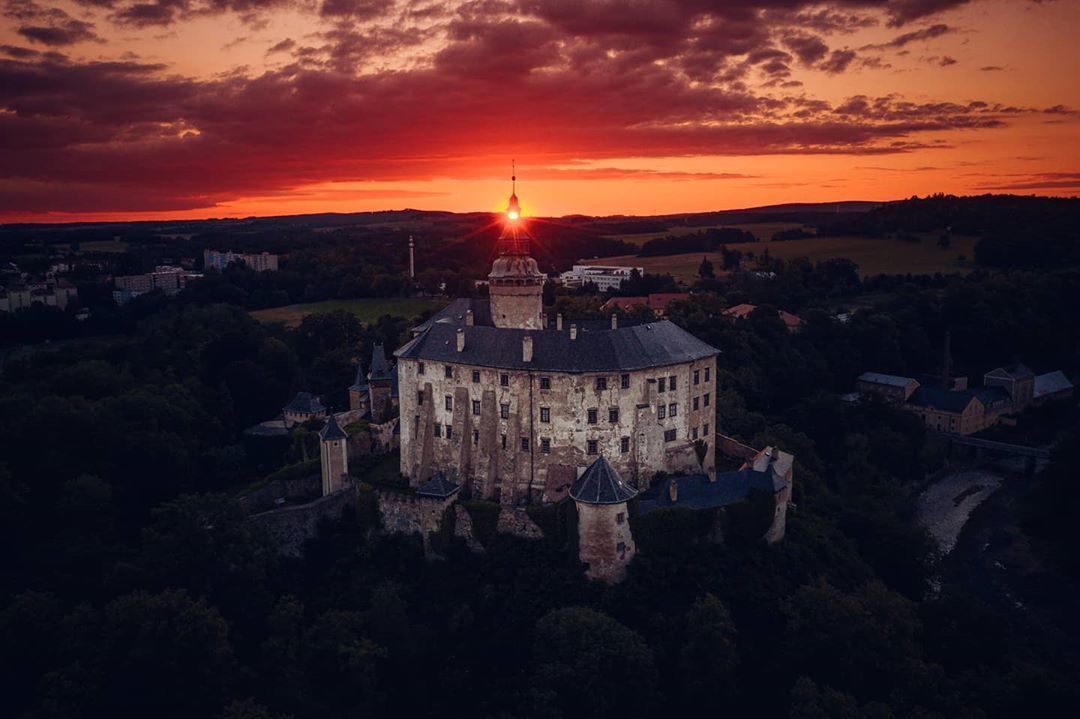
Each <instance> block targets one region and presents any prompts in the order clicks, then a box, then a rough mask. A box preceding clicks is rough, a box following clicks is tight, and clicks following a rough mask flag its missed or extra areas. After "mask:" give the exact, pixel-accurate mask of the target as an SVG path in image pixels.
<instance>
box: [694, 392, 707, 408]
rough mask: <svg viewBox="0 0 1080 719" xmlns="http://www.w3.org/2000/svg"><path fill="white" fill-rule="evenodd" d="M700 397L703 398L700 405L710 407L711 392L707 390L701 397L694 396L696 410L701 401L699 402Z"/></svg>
mask: <svg viewBox="0 0 1080 719" xmlns="http://www.w3.org/2000/svg"><path fill="white" fill-rule="evenodd" d="M699 399H700V400H701V402H700V406H702V407H708V406H709V393H708V392H706V393H705V394H703V395H701V397H694V399H693V407H694V409H695V410H697V408H698V406H699V403H698V400H699Z"/></svg>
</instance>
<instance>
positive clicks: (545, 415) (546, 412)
mask: <svg viewBox="0 0 1080 719" xmlns="http://www.w3.org/2000/svg"><path fill="white" fill-rule="evenodd" d="M540 421H541V422H550V421H551V408H550V407H541V408H540Z"/></svg>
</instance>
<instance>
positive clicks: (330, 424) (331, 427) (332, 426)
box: [319, 415, 349, 442]
mask: <svg viewBox="0 0 1080 719" xmlns="http://www.w3.org/2000/svg"><path fill="white" fill-rule="evenodd" d="M348 438H349V435H347V434H345V430H343V429H342V428H341V425H339V424H338V423H337V418H336V417H334V415H330V417H329V419H327V420H326V425H325V426H324V427H323V428H322V429H321V430H319V439H321V440H322V441H323V442H330V441H331V440H335V439H348Z"/></svg>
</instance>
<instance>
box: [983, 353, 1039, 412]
mask: <svg viewBox="0 0 1080 719" xmlns="http://www.w3.org/2000/svg"><path fill="white" fill-rule="evenodd" d="M983 384H984V385H985V386H987V387H1001V388H1002V389H1003V390H1005V391H1006V392H1007V393H1008V395H1009V399H1010V400H1011V401H1012V409H1013V411H1014V412H1017V413H1020V412H1023V411H1024V410H1025V409H1027V406H1028V405H1029V404H1031V401H1032V399H1033V398H1034V396H1035V373H1034V372H1032V371H1031V370H1030V369H1028V368H1027V367H1026V366H1024V365H1023V364H1014V365H1010V366H1008V367H998V368H997V369H992V370H990V371H989V372H987V373H986V374H985V375H983Z"/></svg>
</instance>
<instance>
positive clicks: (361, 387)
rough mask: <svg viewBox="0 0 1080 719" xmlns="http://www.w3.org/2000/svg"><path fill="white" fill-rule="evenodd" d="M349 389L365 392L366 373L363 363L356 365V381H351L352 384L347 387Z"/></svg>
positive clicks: (366, 388)
mask: <svg viewBox="0 0 1080 719" xmlns="http://www.w3.org/2000/svg"><path fill="white" fill-rule="evenodd" d="M349 389H352V390H357V391H359V392H367V390H368V383H367V373H366V372H364V365H363V363H360V364H358V365H356V381H355V382H353V383H352V386H351V387H349Z"/></svg>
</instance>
